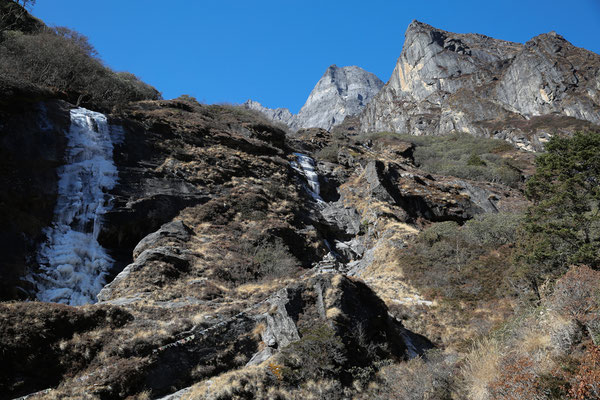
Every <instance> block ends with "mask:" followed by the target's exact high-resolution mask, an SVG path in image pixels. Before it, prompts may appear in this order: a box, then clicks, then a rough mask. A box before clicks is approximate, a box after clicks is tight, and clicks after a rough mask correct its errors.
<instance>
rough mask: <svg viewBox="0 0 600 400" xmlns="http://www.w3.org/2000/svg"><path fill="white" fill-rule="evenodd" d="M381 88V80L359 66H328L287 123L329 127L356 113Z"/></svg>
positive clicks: (299, 125)
mask: <svg viewBox="0 0 600 400" xmlns="http://www.w3.org/2000/svg"><path fill="white" fill-rule="evenodd" d="M382 87H383V82H382V81H381V80H380V79H379V78H377V77H376V76H375V75H373V74H372V73H370V72H367V71H365V70H364V69H362V68H359V67H356V66H351V67H342V68H340V67H338V66H336V65H332V66H330V67H329V68H327V71H325V74H324V75H323V77H322V78H321V79H320V80H319V82H318V83H317V85H316V86H315V88H314V89H313V90H312V92H311V93H310V95H309V96H308V100H306V103H305V104H304V106H303V107H302V108H301V109H300V112H298V115H296V117H295V118H294V120H293V121H292V123H291V124H290V126H291V127H292V128H294V129H299V128H323V129H327V130H329V129H331V128H332V127H333V126H335V125H337V124H340V123H341V122H342V121H343V120H344V118H345V117H346V116H347V115H356V114H358V113H360V112H361V111H362V109H363V108H364V107H365V106H366V105H367V104H368V103H369V101H371V99H372V98H373V97H375V95H377V93H379V91H380V90H381V88H382Z"/></svg>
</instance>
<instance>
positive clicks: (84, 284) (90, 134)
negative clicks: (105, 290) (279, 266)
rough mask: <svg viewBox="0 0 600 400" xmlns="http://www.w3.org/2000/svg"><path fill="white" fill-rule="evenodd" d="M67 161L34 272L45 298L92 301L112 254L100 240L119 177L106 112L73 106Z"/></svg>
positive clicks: (58, 301) (38, 294)
mask: <svg viewBox="0 0 600 400" xmlns="http://www.w3.org/2000/svg"><path fill="white" fill-rule="evenodd" d="M67 140H68V145H67V156H66V165H65V166H63V167H62V168H60V169H59V181H58V197H57V203H56V208H55V211H54V222H53V226H52V227H51V228H48V229H47V230H46V232H45V233H46V235H47V237H48V240H47V242H46V243H45V244H44V245H42V247H41V249H40V251H39V253H38V262H39V264H40V270H41V272H40V273H39V274H37V275H35V276H31V277H30V278H31V279H32V280H33V281H34V282H35V283H36V286H37V289H38V293H37V297H38V299H39V300H41V301H49V302H57V303H67V304H71V305H81V304H86V303H93V302H94V301H95V299H96V294H97V293H98V292H99V291H100V290H101V289H102V287H103V286H104V283H105V277H106V275H107V273H108V270H109V269H110V267H111V265H112V262H113V260H112V259H111V257H110V256H109V255H108V254H107V253H106V250H104V249H103V248H102V246H100V244H99V243H98V240H97V239H98V235H99V233H100V227H101V222H102V215H103V214H104V213H106V211H107V210H108V205H107V202H106V195H105V193H106V191H107V190H110V189H112V188H113V187H114V186H115V184H116V183H117V168H116V166H115V164H114V163H113V161H112V152H113V143H112V141H111V132H110V127H109V125H108V122H107V119H106V116H104V115H103V114H100V113H96V112H93V111H89V110H86V109H84V108H77V109H74V110H71V127H70V130H69V132H68V134H67Z"/></svg>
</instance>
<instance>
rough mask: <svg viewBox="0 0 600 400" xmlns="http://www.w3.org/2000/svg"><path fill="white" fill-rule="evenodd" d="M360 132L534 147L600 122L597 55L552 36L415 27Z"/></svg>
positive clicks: (408, 32)
mask: <svg viewBox="0 0 600 400" xmlns="http://www.w3.org/2000/svg"><path fill="white" fill-rule="evenodd" d="M405 37H406V39H405V43H404V46H403V49H402V53H401V55H400V58H399V59H398V62H397V64H396V68H395V69H394V72H393V73H392V77H391V78H390V81H389V82H388V83H387V84H386V86H385V87H384V88H383V89H382V90H381V92H380V93H379V94H378V95H377V97H376V98H375V99H374V100H373V101H372V102H370V103H369V104H368V105H367V106H366V108H365V110H364V111H363V112H362V114H361V115H360V123H361V128H362V130H365V131H396V132H402V133H410V134H413V135H423V134H434V135H436V134H447V133H451V132H455V131H458V132H467V133H471V134H474V135H486V136H495V137H498V138H502V139H507V140H509V141H512V142H513V143H515V144H517V145H518V146H519V147H522V148H526V149H528V150H535V149H539V148H540V147H541V146H542V145H543V142H544V141H546V140H547V139H548V138H549V137H550V136H551V135H553V134H555V133H562V132H563V131H573V130H576V129H577V128H581V127H583V126H589V125H591V124H596V125H597V124H600V113H599V110H600V84H599V83H598V82H599V80H598V77H599V74H600V56H599V55H597V54H595V53H593V52H590V51H587V50H584V49H580V48H577V47H575V46H573V45H572V44H571V43H569V42H568V41H566V40H565V39H564V38H563V37H562V36H560V35H558V34H556V33H554V32H552V33H548V34H543V35H539V36H536V37H535V38H533V39H531V40H530V41H529V42H527V43H526V44H524V45H523V44H520V43H512V42H506V41H502V40H497V39H493V38H490V37H487V36H484V35H479V34H456V33H451V32H446V31H443V30H440V29H437V28H434V27H432V26H430V25H427V24H424V23H421V22H418V21H413V22H412V23H411V24H410V25H409V27H408V29H407V30H406V34H405Z"/></svg>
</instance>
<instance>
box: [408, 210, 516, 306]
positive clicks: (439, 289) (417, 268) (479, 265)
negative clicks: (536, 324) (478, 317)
mask: <svg viewBox="0 0 600 400" xmlns="http://www.w3.org/2000/svg"><path fill="white" fill-rule="evenodd" d="M519 222H520V216H519V215H514V214H505V213H498V214H484V215H480V216H477V217H476V218H474V219H473V220H471V221H468V222H467V223H466V224H465V225H464V226H462V227H461V226H460V225H458V224H457V223H456V222H441V223H436V224H433V225H431V226H430V227H429V228H427V229H425V230H424V231H423V232H421V234H419V236H418V237H417V238H416V239H415V241H414V243H413V244H412V246H410V247H409V248H408V249H407V250H405V251H404V252H403V253H402V256H401V260H400V262H401V265H402V266H403V270H404V272H405V274H406V276H407V277H408V279H409V280H410V281H411V282H412V283H413V284H415V285H416V286H417V287H419V288H421V289H423V290H424V291H425V292H426V293H428V294H429V295H433V296H442V297H444V298H445V299H447V300H451V301H452V300H462V301H478V300H489V299H494V298H498V297H502V296H504V295H506V294H507V293H509V292H508V285H506V283H505V282H503V279H504V278H505V277H507V271H508V269H507V264H509V262H510V260H511V257H512V244H513V240H514V238H513V236H514V234H513V232H514V230H515V229H516V227H517V226H518V225H519Z"/></svg>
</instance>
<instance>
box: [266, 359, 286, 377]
mask: <svg viewBox="0 0 600 400" xmlns="http://www.w3.org/2000/svg"><path fill="white" fill-rule="evenodd" d="M267 368H268V369H269V371H270V372H271V373H272V374H273V376H275V378H276V379H277V380H278V381H282V380H283V366H281V365H279V364H276V363H274V362H270V363H269V364H268V365H267Z"/></svg>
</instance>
